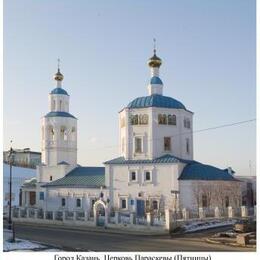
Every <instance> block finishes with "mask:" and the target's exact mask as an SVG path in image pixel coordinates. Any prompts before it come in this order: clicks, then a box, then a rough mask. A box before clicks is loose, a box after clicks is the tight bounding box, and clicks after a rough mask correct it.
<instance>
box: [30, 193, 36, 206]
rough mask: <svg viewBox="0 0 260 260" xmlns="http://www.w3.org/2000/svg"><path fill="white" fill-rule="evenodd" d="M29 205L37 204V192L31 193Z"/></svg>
mask: <svg viewBox="0 0 260 260" xmlns="http://www.w3.org/2000/svg"><path fill="white" fill-rule="evenodd" d="M29 203H30V205H31V206H33V205H35V203H36V192H35V191H30V192H29Z"/></svg>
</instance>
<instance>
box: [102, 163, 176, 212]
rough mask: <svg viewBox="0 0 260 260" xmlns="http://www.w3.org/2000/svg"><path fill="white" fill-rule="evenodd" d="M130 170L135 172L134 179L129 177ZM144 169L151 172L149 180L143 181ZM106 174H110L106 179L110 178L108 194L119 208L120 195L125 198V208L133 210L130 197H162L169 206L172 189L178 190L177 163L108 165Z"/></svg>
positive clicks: (171, 199) (133, 198) (171, 200)
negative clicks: (126, 204)
mask: <svg viewBox="0 0 260 260" xmlns="http://www.w3.org/2000/svg"><path fill="white" fill-rule="evenodd" d="M131 171H135V172H136V174H137V180H136V181H131V180H130V179H129V174H130V172H131ZM146 171H150V172H151V176H152V179H151V181H145V179H144V174H145V172H146ZM106 175H110V177H109V178H107V181H108V180H110V184H109V190H110V196H111V197H113V198H111V200H112V201H113V205H114V207H116V208H120V205H119V202H120V198H121V197H122V198H127V202H128V207H127V210H133V208H130V200H131V199H132V200H136V199H144V200H146V199H152V198H154V199H158V200H160V199H162V200H163V202H164V204H165V206H167V207H171V206H172V203H173V199H174V198H173V195H172V191H178V190H179V184H178V176H179V164H157V165H150V164H147V165H110V166H109V167H106ZM111 176H112V177H111ZM111 182H112V185H111ZM140 193H141V194H142V196H141V197H140V196H139V195H140Z"/></svg>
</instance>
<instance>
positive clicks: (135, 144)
mask: <svg viewBox="0 0 260 260" xmlns="http://www.w3.org/2000/svg"><path fill="white" fill-rule="evenodd" d="M137 139H139V140H140V148H141V149H140V151H139V150H138V151H137V149H136V148H137ZM134 153H136V154H142V153H143V136H135V137H134Z"/></svg>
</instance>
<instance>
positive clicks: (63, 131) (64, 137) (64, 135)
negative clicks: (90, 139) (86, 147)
mask: <svg viewBox="0 0 260 260" xmlns="http://www.w3.org/2000/svg"><path fill="white" fill-rule="evenodd" d="M60 136H61V140H64V141H66V140H67V139H68V136H67V131H66V127H65V126H62V127H61V128H60Z"/></svg>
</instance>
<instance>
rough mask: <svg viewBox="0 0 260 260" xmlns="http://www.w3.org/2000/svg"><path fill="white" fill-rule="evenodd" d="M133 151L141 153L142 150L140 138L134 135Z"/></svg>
mask: <svg viewBox="0 0 260 260" xmlns="http://www.w3.org/2000/svg"><path fill="white" fill-rule="evenodd" d="M135 152H136V153H141V152H142V138H141V137H135Z"/></svg>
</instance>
